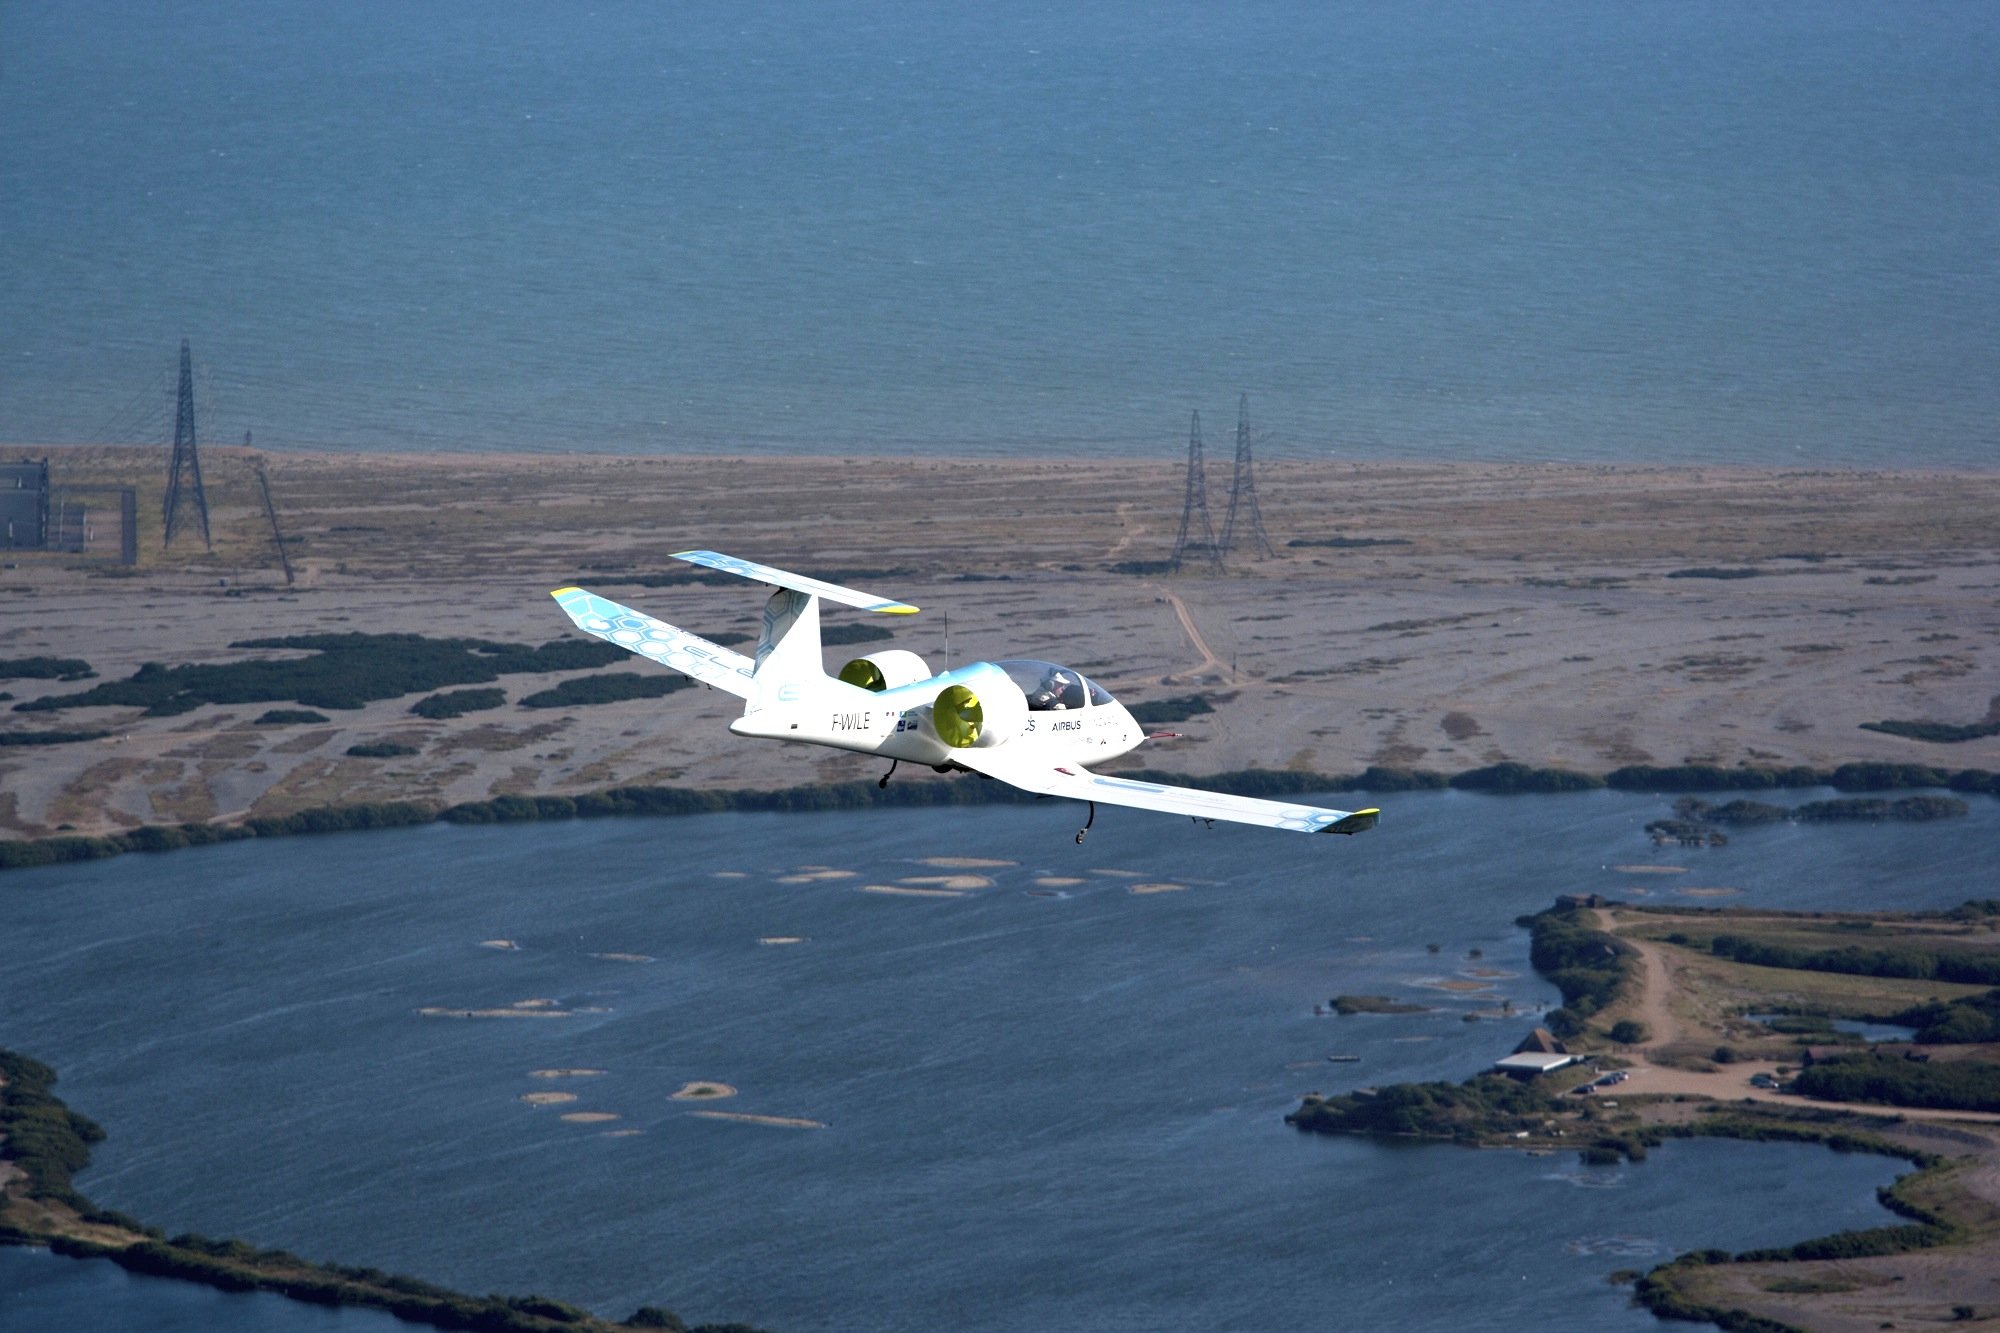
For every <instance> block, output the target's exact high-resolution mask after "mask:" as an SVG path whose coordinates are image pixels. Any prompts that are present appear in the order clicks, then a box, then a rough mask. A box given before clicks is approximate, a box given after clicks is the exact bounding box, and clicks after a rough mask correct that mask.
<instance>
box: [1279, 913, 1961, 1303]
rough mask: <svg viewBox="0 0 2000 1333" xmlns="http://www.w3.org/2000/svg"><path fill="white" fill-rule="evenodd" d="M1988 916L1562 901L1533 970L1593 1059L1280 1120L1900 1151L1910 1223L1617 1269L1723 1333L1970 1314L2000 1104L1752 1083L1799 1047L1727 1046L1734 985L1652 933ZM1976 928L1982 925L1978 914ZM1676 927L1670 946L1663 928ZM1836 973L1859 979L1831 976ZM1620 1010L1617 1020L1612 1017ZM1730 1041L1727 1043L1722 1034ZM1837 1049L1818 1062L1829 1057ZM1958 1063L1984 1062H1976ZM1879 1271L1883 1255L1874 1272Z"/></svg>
mask: <svg viewBox="0 0 2000 1333" xmlns="http://www.w3.org/2000/svg"><path fill="white" fill-rule="evenodd" d="M1976 907H1982V905H1980V904H1968V905H1967V907H1966V908H1964V909H1958V910H1957V911H1956V912H1933V913H1898V912H1890V911H1883V912H1875V913H1851V912H1849V913H1815V912H1782V911H1771V912H1763V913H1757V912H1749V913H1745V912H1742V911H1740V910H1736V911H1732V910H1731V909H1715V908H1699V907H1676V908H1666V907H1653V906H1637V905H1625V904H1620V903H1615V902H1606V901H1603V900H1601V899H1598V898H1597V897H1596V896H1595V895H1590V896H1588V900H1575V899H1572V898H1564V899H1559V900H1558V902H1557V905H1556V906H1555V907H1553V908H1550V909H1548V910H1546V911H1544V912H1541V913H1537V914H1535V915H1533V916H1531V917H1524V918H1522V919H1521V922H1520V924H1522V925H1526V926H1528V927H1529V928H1530V930H1531V932H1532V934H1533V950H1532V955H1533V962H1534V966H1535V969H1536V971H1537V972H1538V973H1540V974H1542V975H1543V976H1545V977H1549V978H1550V979H1552V980H1555V981H1556V982H1557V983H1558V985H1559V988H1560V989H1561V991H1562V996H1563V1005H1562V1007H1560V1008H1558V1009H1555V1010H1552V1011H1551V1012H1550V1014H1549V1016H1548V1028H1549V1029H1550V1031H1552V1032H1553V1033H1555V1034H1556V1036H1557V1038H1558V1046H1557V1049H1558V1050H1559V1051H1560V1050H1562V1049H1563V1048H1562V1046H1561V1045H1560V1043H1561V1042H1562V1041H1565V1040H1566V1041H1567V1042H1568V1043H1569V1045H1568V1050H1567V1053H1569V1054H1572V1055H1578V1054H1581V1055H1582V1056H1583V1057H1584V1058H1585V1060H1587V1061H1588V1063H1587V1064H1573V1065H1571V1066H1569V1067H1568V1068H1566V1069H1557V1070H1554V1071H1551V1072H1549V1073H1545V1074H1542V1075H1540V1076H1539V1077H1537V1078H1535V1079H1532V1080H1530V1081H1527V1082H1521V1081H1517V1080H1515V1079H1512V1078H1509V1077H1507V1076H1505V1075H1502V1074H1498V1073H1495V1072H1493V1071H1491V1070H1488V1071H1482V1072H1481V1073H1479V1074H1475V1075H1474V1076H1473V1077H1471V1078H1469V1079H1466V1080H1465V1081H1463V1082H1461V1083H1449V1082H1436V1083H1422V1084H1393V1085H1388V1086H1384V1087H1381V1088H1375V1089H1368V1090H1364V1091H1363V1092H1357V1093H1347V1094H1341V1095H1339V1096H1336V1097H1332V1098H1325V1097H1321V1096H1319V1095H1318V1094H1310V1095H1308V1096H1307V1097H1306V1098H1305V1099H1304V1100H1303V1101H1302V1102H1301V1104H1300V1106H1299V1108H1298V1109H1297V1110H1295V1111H1293V1112H1292V1113H1291V1114H1289V1115H1287V1116H1286V1121H1287V1122H1288V1123H1289V1124H1291V1125H1293V1126H1294V1127H1295V1128H1296V1129H1298V1130H1299V1131H1300V1132H1302V1133H1325V1134H1362V1135H1366V1136H1370V1137H1393V1138H1402V1139H1408V1140H1415V1141H1429V1142H1434V1143H1455V1144H1458V1145H1461V1146H1470V1147H1482V1148H1505V1149H1512V1150H1516V1151H1529V1152H1539V1153H1548V1152H1556V1151H1575V1152H1578V1153H1579V1155H1580V1156H1581V1158H1582V1160H1583V1161H1584V1162H1585V1163H1609V1162H1615V1161H1617V1160H1619V1159H1620V1158H1624V1159H1627V1160H1631V1161H1634V1162H1637V1161H1642V1160H1644V1159H1645V1157H1646V1156H1647V1152H1648V1149H1650V1148H1652V1147H1656V1146H1658V1145H1659V1144H1661V1143H1662V1142H1664V1141H1666V1140H1668V1139H1672V1138H1690V1137H1723V1138H1736V1139H1747V1140H1753V1141H1759V1140H1772V1139H1777V1140H1784V1141H1791V1142H1811V1143H1820V1144H1823V1145H1825V1146H1826V1147H1828V1148H1830V1149H1832V1150H1833V1151H1837V1152H1872V1153H1880V1154H1883V1155H1886V1156H1893V1157H1900V1158H1903V1159H1904V1160H1906V1161H1909V1162H1911V1163H1912V1164H1913V1165H1914V1166H1915V1167H1916V1170H1914V1171H1912V1172H1909V1173H1907V1174H1904V1175H1902V1176H1899V1177H1898V1178H1897V1179H1896V1180H1895V1181H1894V1182H1893V1183H1892V1184H1891V1185H1889V1186H1886V1187H1884V1188H1882V1189H1880V1190H1878V1191H1877V1197H1878V1199H1879V1200H1880V1202H1881V1203H1882V1205H1883V1206H1884V1207H1886V1208H1888V1209H1889V1210H1890V1211H1891V1212H1893V1213H1896V1214H1897V1215H1898V1216H1899V1217H1901V1218H1903V1219H1904V1220H1903V1221H1901V1222H1897V1223H1890V1224H1887V1225H1883V1226H1877V1227H1872V1228H1864V1229H1861V1230H1849V1231H1841V1232H1836V1233H1833V1234H1831V1235H1826V1236H1817V1237H1811V1238H1808V1239H1805V1240H1801V1241H1798V1242H1796V1243H1794V1244H1791V1245H1786V1246H1779V1247H1775V1248H1767V1249H1759V1250H1751V1251H1745V1252H1743V1253H1741V1254H1734V1253H1731V1252H1729V1251H1725V1250H1714V1249H1702V1250H1693V1251H1689V1252H1686V1253H1683V1254H1679V1255H1676V1256H1674V1257H1673V1258H1671V1259H1669V1260H1667V1261H1666V1262H1664V1263H1661V1264H1657V1265H1655V1266H1654V1267H1652V1268H1651V1269H1649V1270H1647V1271H1646V1272H1644V1273H1640V1272H1637V1271H1631V1270H1627V1271H1625V1272H1622V1273H1620V1274H1617V1275H1614V1280H1625V1281H1631V1282H1634V1284H1635V1289H1634V1295H1635V1299H1637V1300H1638V1302H1639V1303H1640V1304H1641V1305H1643V1306H1645V1308H1647V1309H1648V1310H1651V1311H1652V1312H1653V1313H1654V1314H1655V1315H1657V1316H1659V1317H1660V1318H1663V1319H1686V1320H1695V1321H1705V1322H1712V1323H1715V1324H1718V1325H1720V1326H1721V1327H1723V1328H1743V1329H1771V1330H1778V1329H1785V1328H1792V1327H1796V1326H1797V1325H1795V1324H1794V1323H1792V1322H1789V1321H1790V1320H1792V1319H1798V1318H1801V1317H1808V1316H1814V1315H1817V1316H1819V1317H1821V1318H1823V1319H1831V1320H1839V1319H1841V1318H1846V1317H1854V1318H1859V1317H1860V1315H1861V1313H1862V1312H1863V1311H1864V1310H1865V1311H1872V1312H1873V1313H1870V1314H1869V1315H1868V1320H1869V1322H1868V1324H1867V1326H1871V1327H1872V1326H1874V1323H1873V1321H1874V1320H1875V1319H1878V1318H1879V1317H1880V1315H1881V1314H1882V1313H1884V1312H1885V1311H1884V1309H1881V1308H1878V1307H1877V1305H1874V1304H1867V1303H1865V1302H1866V1301H1880V1300H1885V1299H1889V1298H1888V1297H1887V1296H1885V1295H1884V1294H1883V1293H1884V1292H1886V1291H1887V1290H1889V1289H1891V1288H1892V1287H1893V1291H1894V1296H1893V1300H1894V1303H1895V1306H1896V1312H1897V1313H1898V1314H1901V1315H1906V1316H1908V1317H1909V1318H1911V1319H1914V1320H1917V1321H1918V1322H1930V1321H1931V1320H1933V1319H1944V1318H1957V1319H1963V1318H1965V1317H1967V1316H1964V1315H1960V1314H1950V1313H1947V1312H1951V1311H1956V1310H1960V1309H1964V1308H1971V1307H1968V1306H1966V1304H1965V1301H1966V1299H1967V1298H1968V1296H1970V1295H1971V1294H1973V1293H1974V1291H1975V1288H1978V1289H1980V1290H1983V1288H1981V1287H1980V1283H1981V1282H1983V1281H1984V1278H1983V1276H1982V1275H1984V1274H1986V1273H1989V1272H1990V1271H1991V1266H1992V1265H1993V1264H1994V1263H1995V1262H2000V1197H1996V1191H2000V1186H1996V1183H1995V1182H1996V1180H2000V1113H1995V1112H1993V1111H1980V1110H1950V1109H1924V1108H1917V1107H1912V1106H1908V1105H1897V1104H1889V1103H1884V1102H1877V1101H1871V1102H1870V1103H1868V1104H1856V1103H1849V1102H1839V1101H1828V1100H1824V1099H1815V1098H1810V1097H1807V1096H1803V1095H1799V1094H1798V1093H1796V1092H1792V1091H1788V1090H1782V1089H1780V1088H1778V1087H1777V1086H1776V1084H1775V1082H1770V1083H1759V1082H1758V1081H1757V1080H1759V1079H1767V1080H1769V1079H1773V1076H1774V1074H1776V1075H1782V1074H1783V1073H1784V1072H1785V1071H1786V1070H1787V1069H1788V1068H1789V1066H1788V1065H1787V1064H1785V1063H1783V1062H1784V1061H1785V1059H1786V1056H1785V1054H1784V1051H1785V1050H1786V1049H1788V1048H1787V1047H1786V1046H1785V1044H1784V1042H1785V1041H1787V1040H1791V1039H1785V1038H1779V1037H1777V1036H1775V1035H1774V1034H1773V1033H1772V1032H1769V1031H1766V1032H1764V1035H1763V1037H1762V1038H1757V1037H1755V1036H1744V1035H1738V1036H1737V1037H1736V1038H1735V1039H1736V1040H1737V1041H1739V1042H1741V1041H1745V1040H1748V1041H1750V1042H1751V1043H1752V1045H1751V1046H1750V1047H1749V1048H1746V1049H1743V1050H1738V1049H1736V1048H1734V1047H1731V1048H1730V1049H1728V1050H1725V1049H1724V1045H1725V1044H1726V1042H1727V1039H1728V1038H1729V1036H1730V1034H1731V1033H1737V1034H1743V1033H1745V1032H1746V1029H1744V1028H1743V1027H1742V1026H1741V1024H1740V1022H1738V1021H1737V1020H1734V1019H1732V1018H1730V1017H1729V1016H1728V1015H1729V1014H1730V1013H1732V1012H1733V1010H1730V1009H1729V1008H1728V1002H1726V1001H1724V1000H1721V999H1718V998H1717V995H1718V994H1728V992H1727V991H1726V989H1719V988H1723V987H1724V983H1723V982H1720V981H1718V980H1717V979H1715V978H1713V977H1708V976H1701V977H1696V976H1694V975H1693V972H1692V967H1693V966H1694V965H1693V964H1692V963H1691V962H1681V963H1671V964H1670V963H1667V962H1664V961H1663V960H1662V959H1661V958H1660V956H1659V945H1658V943H1657V942H1656V939H1657V937H1658V936H1659V933H1660V932H1661V931H1664V930H1665V929H1666V927H1667V926H1671V925H1675V924H1678V923H1681V922H1709V923H1713V924H1715V925H1717V926H1718V927H1720V926H1727V927H1728V928H1729V929H1730V930H1734V931H1743V930H1746V929H1748V928H1749V927H1748V926H1747V925H1746V923H1748V922H1750V921H1752V920H1767V921H1771V922H1777V923H1781V924H1782V925H1785V926H1787V927H1796V926H1797V925H1798V924H1799V923H1806V924H1820V925H1823V926H1824V928H1825V929H1826V930H1827V931H1829V932H1832V933H1834V934H1836V935H1837V936H1838V937H1839V938H1840V939H1841V940H1852V939H1854V938H1855V932H1856V931H1857V930H1858V929H1860V928H1861V927H1862V925H1863V924H1864V923H1865V924H1866V925H1869V926H1873V925H1876V924H1883V923H1888V924H1889V925H1890V926H1891V927H1892V929H1895V928H1900V929H1905V930H1907V929H1908V928H1909V926H1910V924H1911V923H1935V927H1936V929H1938V930H1939V931H1945V932H1947V933H1948V931H1949V930H1950V929H1956V928H1957V927H1956V926H1955V925H1951V924H1949V923H1957V922H1959V918H1960V917H1962V916H1963V914H1964V913H1965V912H1967V911H1971V910H1972V909H1973V908H1976ZM1965 928H1966V929H1970V930H1974V931H1976V930H1977V929H1978V927H1977V924H1976V923H1975V924H1972V925H1968V926H1966V927H1965ZM1638 929H1647V930H1650V932H1651V933H1650V934H1649V935H1648V936H1647V937H1646V938H1644V939H1641V938H1637V937H1635V936H1634V935H1632V934H1631V933H1630V932H1632V931H1634V930H1638ZM1664 938H1665V939H1666V940H1669V941H1672V940H1675V939H1676V938H1677V937H1676V936H1675V935H1674V934H1671V933H1668V934H1666V935H1665V937H1664ZM1700 952H1701V951H1699V950H1697V951H1696V952H1695V953H1692V954H1690V955H1689V958H1690V959H1693V958H1695V957H1698V956H1699V954H1700ZM1796 965H1797V966H1821V964H1809V963H1799V964H1796ZM1778 966H1782V964H1778V963H1775V962H1774V963H1770V964H1768V965H1767V966H1766V968H1765V969H1764V970H1770V968H1772V967H1778ZM1824 966H1826V967H1828V968H1833V967H1835V964H1834V963H1832V962H1827V963H1825V964H1824ZM1832 975H1835V976H1836V977H1837V978H1838V979H1840V980H1846V978H1845V977H1844V975H1842V974H1840V973H1838V971H1837V970H1836V971H1835V972H1833V973H1832ZM1869 975H1874V976H1878V977H1879V976H1885V975H1890V974H1888V973H1880V972H1878V973H1873V974H1869ZM1758 984H1759V986H1760V987H1761V986H1762V985H1763V984H1765V983H1762V982H1760V983H1758ZM1925 984H1926V985H1928V986H1935V984H1936V983H1934V982H1931V983H1925ZM1968 989H1969V988H1968ZM1891 993H1892V994H1893V990H1892V991H1891ZM1844 1003H1845V1004H1846V1005H1848V1006H1849V1007H1853V1006H1857V1005H1859V1006H1861V1007H1864V1008H1865V1007H1866V1005H1867V1004H1868V1003H1870V1002H1869V1001H1867V1000H1864V999H1859V998H1856V997H1855V996H1853V995H1852V994H1849V995H1848V998H1847V999H1846V1000H1845V1001H1844ZM1874 1003H1881V1001H1880V1000H1877V1001H1874ZM1690 1014H1699V1015H1703V1017H1702V1018H1700V1020H1699V1022H1698V1024H1697V1025H1696V1026H1693V1027H1692V1028H1690V1026H1689V1025H1690V1024H1691V1023H1695V1022H1696V1020H1693V1019H1691V1018H1690V1017H1689V1015H1690ZM1614 1017H1615V1018H1618V1019H1619V1020H1620V1021H1619V1022H1617V1023H1612V1022H1611V1021H1610V1020H1611V1019H1612V1018H1614ZM1822 1021H1824V1020H1822ZM1758 1030H1759V1029H1757V1028H1754V1027H1753V1028H1750V1029H1747V1032H1748V1033H1752V1034H1754V1033H1755V1032H1756V1031H1758ZM1607 1034H1610V1035H1607ZM1796 1040H1797V1041H1798V1042H1804V1041H1806V1040H1807V1038H1805V1037H1799V1038H1797V1039H1796ZM1718 1042H1721V1043H1723V1044H1715V1045H1711V1043H1718ZM1544 1049H1545V1048H1544ZM1851 1049H1858V1050H1872V1049H1873V1044H1872V1043H1869V1042H1866V1041H1861V1040H1859V1039H1856V1040H1855V1041H1854V1042H1853V1044H1852V1047H1851ZM1924 1049H1925V1050H1927V1051H1930V1052H1933V1053H1934V1054H1933V1055H1928V1056H1926V1057H1925V1059H1926V1062H1928V1061H1929V1060H1932V1059H1948V1058H1950V1056H1951V1048H1950V1047H1949V1046H1946V1045H1940V1046H1930V1047H1926V1048H1924ZM1976 1049H1978V1050H1983V1049H1984V1048H1976ZM1774 1052H1776V1053H1777V1058H1776V1059H1775V1060H1774V1059H1773V1058H1771V1057H1772V1055H1773V1053H1774ZM1725 1056H1726V1057H1727V1058H1726V1059H1725ZM1802 1056H1803V1058H1804V1059H1805V1063H1806V1064H1807V1065H1808V1066H1811V1065H1812V1064H1813V1063H1814V1061H1813V1059H1812V1057H1811V1055H1810V1054H1808V1053H1806V1052H1805V1051H1804V1050H1803V1049H1799V1050H1795V1051H1794V1053H1793V1054H1792V1056H1791V1059H1792V1061H1793V1063H1796V1062H1797V1061H1798V1060H1799V1059H1800V1058H1801V1057H1802ZM1827 1058H1829V1057H1826V1056H1822V1057H1821V1061H1822V1063H1823V1062H1824V1061H1825V1060H1826V1059H1827ZM1963 1058H1967V1059H1971V1058H1976V1053H1975V1055H1974V1056H1968V1057H1963ZM1925 1067H1928V1063H1926V1065H1925ZM1600 1069H1613V1070H1618V1071H1622V1075H1623V1077H1625V1078H1626V1079H1627V1080H1628V1081H1626V1082H1624V1083H1621V1084H1620V1085H1619V1086H1618V1088H1617V1091H1616V1092H1615V1094H1610V1093H1607V1094H1606V1095H1605V1096H1597V1097H1580V1096H1575V1095H1569V1094H1573V1093H1576V1092H1577V1091H1579V1090H1581V1089H1585V1088H1586V1087H1587V1085H1590V1084H1592V1083H1594V1082H1596V1081H1597V1080H1598V1079H1599V1077H1600V1075H1599V1070H1600ZM1802 1086H1803V1084H1802ZM1918 1251H1921V1252H1923V1253H1924V1254H1925V1255H1926V1256H1927V1257H1926V1258H1925V1259H1924V1260H1923V1261H1921V1262H1906V1261H1905V1260H1907V1259H1908V1256H1910V1255H1911V1254H1912V1253H1913V1252H1918ZM1898 1256H1902V1258H1901V1259H1899V1258H1898ZM1871 1263H1874V1264H1875V1265H1876V1266H1874V1267H1872V1268H1871V1267H1869V1265H1870V1264H1871ZM1882 1265H1893V1267H1892V1268H1885V1267H1882ZM1856 1292H1861V1293H1872V1294H1870V1295H1866V1296H1865V1297H1864V1303H1863V1304H1859V1305H1841V1304H1839V1301H1840V1298H1841V1297H1843V1296H1846V1295H1849V1294H1851V1293H1856ZM1843 1326H1844V1325H1843ZM1881 1326H1883V1327H1893V1326H1895V1325H1894V1324H1891V1323H1885V1324H1883V1325H1881Z"/></svg>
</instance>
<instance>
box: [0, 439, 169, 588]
mask: <svg viewBox="0 0 2000 1333" xmlns="http://www.w3.org/2000/svg"><path fill="white" fill-rule="evenodd" d="M91 496H108V497H113V498H115V499H116V500H117V501H118V558H119V560H120V561H121V562H123V563H125V564H128V565H134V564H137V563H138V562H139V522H138V519H139V501H138V494H137V492H135V491H134V490H133V489H132V487H130V486H111V485H78V484H75V483H72V482H65V481H58V480H55V479H54V478H53V477H52V476H51V474H50V472H49V460H48V459H46V458H23V459H21V460H20V461H19V462H17V463H0V550H8V551H60V552H66V553H68V554H71V555H85V554H88V553H89V552H90V551H91V549H92V548H93V547H95V546H96V545H97V544H98V536H99V534H98V531H97V524H98V522H99V519H98V517H97V515H96V514H95V513H94V512H93V511H92V510H91V508H90V503H89V500H88V499H87V498H86V497H91Z"/></svg>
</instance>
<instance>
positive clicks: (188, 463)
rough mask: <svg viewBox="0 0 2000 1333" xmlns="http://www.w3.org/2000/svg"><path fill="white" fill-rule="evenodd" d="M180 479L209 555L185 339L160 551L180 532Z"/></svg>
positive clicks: (212, 545)
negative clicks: (185, 482)
mask: <svg viewBox="0 0 2000 1333" xmlns="http://www.w3.org/2000/svg"><path fill="white" fill-rule="evenodd" d="M183 475H186V476H188V477H189V478H190V488H191V489H190V491H189V493H188V497H187V498H188V500H189V502H191V503H192V504H193V505H194V509H195V513H196V514H197V515H198V516H199V517H200V518H201V541H202V545H204V546H206V547H207V548H208V549H209V550H211V551H213V550H214V549H215V543H214V541H212V540H211V539H210V538H209V535H208V492H206V491H204V490H203V489H202V486H201V459H200V457H199V456H198V455H197V454H196V453H195V444H194V361H193V358H192V356H190V354H189V352H188V341H187V339H185V338H183V339H181V379H180V386H179V388H178V389H177V390H176V391H175V394H174V457H173V461H172V462H171V463H169V464H167V502H166V520H167V521H166V530H167V531H166V540H165V541H163V542H162V543H161V545H162V547H166V546H172V545H173V544H174V533H175V532H177V531H179V529H180V514H181V506H182V501H183V495H182V491H181V477H182V476H183Z"/></svg>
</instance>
